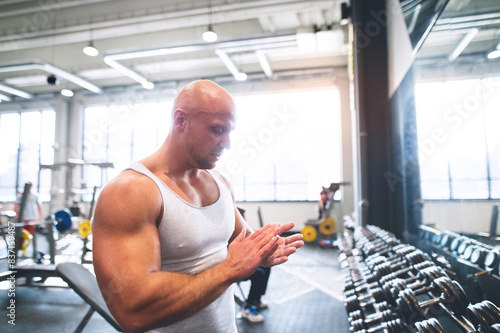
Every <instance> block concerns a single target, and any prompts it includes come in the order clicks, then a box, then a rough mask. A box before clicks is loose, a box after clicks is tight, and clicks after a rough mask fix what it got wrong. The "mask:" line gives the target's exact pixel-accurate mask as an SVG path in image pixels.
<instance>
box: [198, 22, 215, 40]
mask: <svg viewBox="0 0 500 333" xmlns="http://www.w3.org/2000/svg"><path fill="white" fill-rule="evenodd" d="M201 37H202V38H203V40H204V41H205V42H207V43H213V42H215V41H216V40H217V34H216V33H215V32H214V30H213V28H212V24H209V25H208V29H207V31H205V32H204V33H203V35H202V36H201Z"/></svg>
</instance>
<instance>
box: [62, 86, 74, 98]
mask: <svg viewBox="0 0 500 333" xmlns="http://www.w3.org/2000/svg"><path fill="white" fill-rule="evenodd" d="M61 95H63V96H66V97H73V95H74V93H73V90H71V89H67V88H64V89H63V90H61Z"/></svg>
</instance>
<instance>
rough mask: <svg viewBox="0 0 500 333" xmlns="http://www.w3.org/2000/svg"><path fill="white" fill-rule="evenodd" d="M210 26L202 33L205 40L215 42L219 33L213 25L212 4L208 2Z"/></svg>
mask: <svg viewBox="0 0 500 333" xmlns="http://www.w3.org/2000/svg"><path fill="white" fill-rule="evenodd" d="M208 15H209V17H208V28H207V31H205V32H204V33H203V35H201V37H202V38H203V40H204V41H205V42H207V43H213V42H215V41H216V40H217V34H216V33H215V32H214V28H213V27H212V4H211V3H210V2H209V3H208Z"/></svg>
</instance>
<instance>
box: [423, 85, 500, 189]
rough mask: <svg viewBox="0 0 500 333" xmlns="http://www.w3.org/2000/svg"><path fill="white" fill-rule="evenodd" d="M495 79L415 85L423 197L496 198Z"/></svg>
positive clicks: (499, 173) (499, 139) (498, 96)
mask: <svg viewBox="0 0 500 333" xmlns="http://www.w3.org/2000/svg"><path fill="white" fill-rule="evenodd" d="M499 87H500V78H487V79H475V80H461V81H447V82H438V83H421V84H417V85H416V87H415V90H416V107H417V122H418V138H419V139H418V141H419V152H420V170H421V182H422V196H423V198H424V199H497V198H500V136H499V135H498V128H497V127H498V124H499V123H500V112H499V109H498V105H500V104H499V103H500V88H499Z"/></svg>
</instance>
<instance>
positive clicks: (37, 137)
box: [0, 110, 56, 202]
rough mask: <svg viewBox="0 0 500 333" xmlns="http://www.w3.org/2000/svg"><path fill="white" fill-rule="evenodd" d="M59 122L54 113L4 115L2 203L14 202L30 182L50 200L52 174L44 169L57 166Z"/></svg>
mask: <svg viewBox="0 0 500 333" xmlns="http://www.w3.org/2000/svg"><path fill="white" fill-rule="evenodd" d="M55 121H56V117H55V112H54V111H52V110H47V111H36V112H35V111H33V112H22V113H2V114H0V142H2V145H1V147H0V201H2V202H9V201H14V200H15V199H16V191H22V189H23V187H24V183H26V182H31V183H33V187H34V189H36V190H37V191H38V192H39V193H40V199H42V200H44V201H48V200H50V189H51V183H52V172H51V171H50V170H49V169H44V168H40V165H41V164H42V165H43V164H53V163H54V148H53V146H54V138H55Z"/></svg>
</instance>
